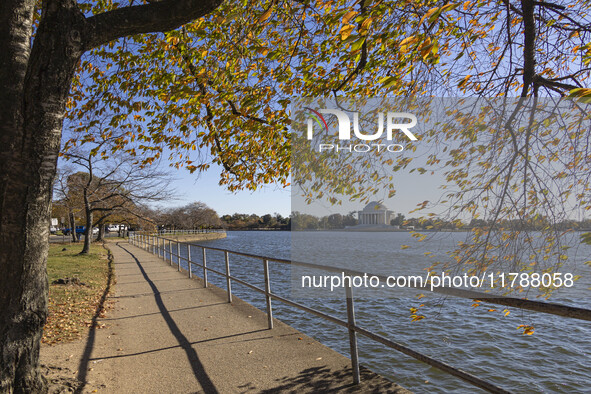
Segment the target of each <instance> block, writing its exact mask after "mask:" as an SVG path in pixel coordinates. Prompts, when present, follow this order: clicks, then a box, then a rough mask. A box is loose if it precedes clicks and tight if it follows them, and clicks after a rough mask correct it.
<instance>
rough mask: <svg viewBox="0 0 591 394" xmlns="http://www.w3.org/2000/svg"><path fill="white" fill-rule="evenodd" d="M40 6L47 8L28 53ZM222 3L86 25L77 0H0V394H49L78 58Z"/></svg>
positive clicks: (197, 2) (178, 6)
mask: <svg viewBox="0 0 591 394" xmlns="http://www.w3.org/2000/svg"><path fill="white" fill-rule="evenodd" d="M37 3H41V6H42V12H41V18H40V22H39V25H38V27H37V29H36V31H35V40H34V44H33V48H32V49H31V42H32V33H33V31H34V27H33V12H34V9H35V5H36V4H37ZM220 3H221V1H220V0H178V1H167V2H166V3H164V2H154V3H153V4H145V5H142V6H135V7H121V8H119V9H117V10H115V11H112V12H105V13H101V14H98V15H95V16H92V17H89V18H88V19H85V17H84V15H83V14H82V13H81V11H80V9H79V7H78V4H77V2H76V1H75V0H43V1H42V2H38V1H37V0H1V1H0V86H1V87H2V90H0V245H1V248H0V278H1V280H0V316H1V318H0V392H1V393H43V392H47V385H46V383H45V379H44V378H43V377H42V376H41V374H40V373H39V370H38V363H39V344H40V340H41V335H42V333H43V325H44V324H45V320H46V318H47V287H48V285H47V272H46V263H47V252H48V249H49V243H48V242H47V240H48V238H49V234H48V233H49V224H50V222H49V219H50V212H51V196H52V187H53V180H54V178H55V173H56V165H57V157H58V153H59V149H60V140H61V131H62V124H63V118H64V114H65V109H66V100H67V96H68V92H69V90H70V85H71V83H72V78H73V76H74V73H75V70H76V66H77V64H78V62H79V60H80V56H81V55H82V53H83V51H84V50H87V49H90V48H93V47H96V46H99V45H103V44H106V43H108V42H110V41H112V40H115V39H117V38H119V37H123V36H127V35H132V34H141V33H148V32H155V31H168V30H172V29H176V28H177V27H179V26H180V25H182V24H183V23H186V22H188V21H190V20H192V19H196V18H199V17H201V16H203V15H206V14H208V13H209V12H211V11H212V10H214V9H215V8H216V7H217V6H218V5H219V4H220ZM72 231H74V232H75V231H76V228H75V227H74V228H73V229H72ZM91 231H92V230H91Z"/></svg>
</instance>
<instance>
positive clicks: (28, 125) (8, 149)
mask: <svg viewBox="0 0 591 394" xmlns="http://www.w3.org/2000/svg"><path fill="white" fill-rule="evenodd" d="M50 3H51V4H50ZM58 3H59V6H58ZM44 4H45V2H44ZM47 4H48V6H47V7H46V8H47V9H46V10H45V11H44V17H43V19H42V22H41V23H40V25H39V27H38V29H37V32H36V38H35V45H34V47H33V49H32V50H30V49H29V47H30V40H31V32H32V15H33V8H34V5H35V0H2V1H1V2H0V53H1V54H2V56H0V86H2V87H3V91H2V93H1V95H0V177H1V181H0V245H2V249H3V250H2V253H0V278H2V280H1V282H0V316H2V318H1V319H0V392H2V393H12V392H14V393H43V392H46V391H47V385H46V383H45V379H44V378H43V376H41V374H40V372H39V370H38V363H39V344H40V340H41V335H42V333H43V325H44V324H45V320H46V317H47V272H46V263H47V252H48V249H49V244H48V242H47V239H48V231H49V219H50V212H51V195H52V186H53V179H54V177H55V172H56V165H57V154H58V152H59V147H60V139H61V129H62V123H63V116H64V111H65V104H66V98H67V95H68V91H69V89H70V83H71V80H72V77H73V75H74V71H75V67H76V64H77V62H78V60H79V57H80V53H81V51H80V50H79V49H77V48H78V47H79V45H78V46H77V45H76V37H77V36H76V34H75V29H76V26H77V24H78V16H79V15H80V14H79V11H78V9H77V7H76V5H75V3H74V2H73V1H68V2H67V4H64V2H57V3H56V2H55V1H47ZM78 37H79V34H78ZM73 231H75V228H74V229H73Z"/></svg>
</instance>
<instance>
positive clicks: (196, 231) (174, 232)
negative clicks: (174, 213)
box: [158, 228, 226, 235]
mask: <svg viewBox="0 0 591 394" xmlns="http://www.w3.org/2000/svg"><path fill="white" fill-rule="evenodd" d="M224 232H226V230H224V229H223V228H198V229H194V230H160V231H158V234H159V235H187V234H207V233H224Z"/></svg>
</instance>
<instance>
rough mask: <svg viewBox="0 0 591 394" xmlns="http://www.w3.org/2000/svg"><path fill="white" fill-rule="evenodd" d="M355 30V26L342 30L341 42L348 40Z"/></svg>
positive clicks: (348, 26)
mask: <svg viewBox="0 0 591 394" xmlns="http://www.w3.org/2000/svg"><path fill="white" fill-rule="evenodd" d="M354 28H355V25H345V26H343V27H342V28H341V32H340V34H341V40H346V39H347V38H348V37H349V36H350V35H351V33H352V32H353V29H354Z"/></svg>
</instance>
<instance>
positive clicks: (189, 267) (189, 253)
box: [187, 244, 193, 278]
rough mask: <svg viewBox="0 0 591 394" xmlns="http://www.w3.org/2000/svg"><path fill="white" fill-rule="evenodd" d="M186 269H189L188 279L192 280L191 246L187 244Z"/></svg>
mask: <svg viewBox="0 0 591 394" xmlns="http://www.w3.org/2000/svg"><path fill="white" fill-rule="evenodd" d="M187 268H188V269H189V278H192V277H193V267H192V266H191V244H187Z"/></svg>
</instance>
